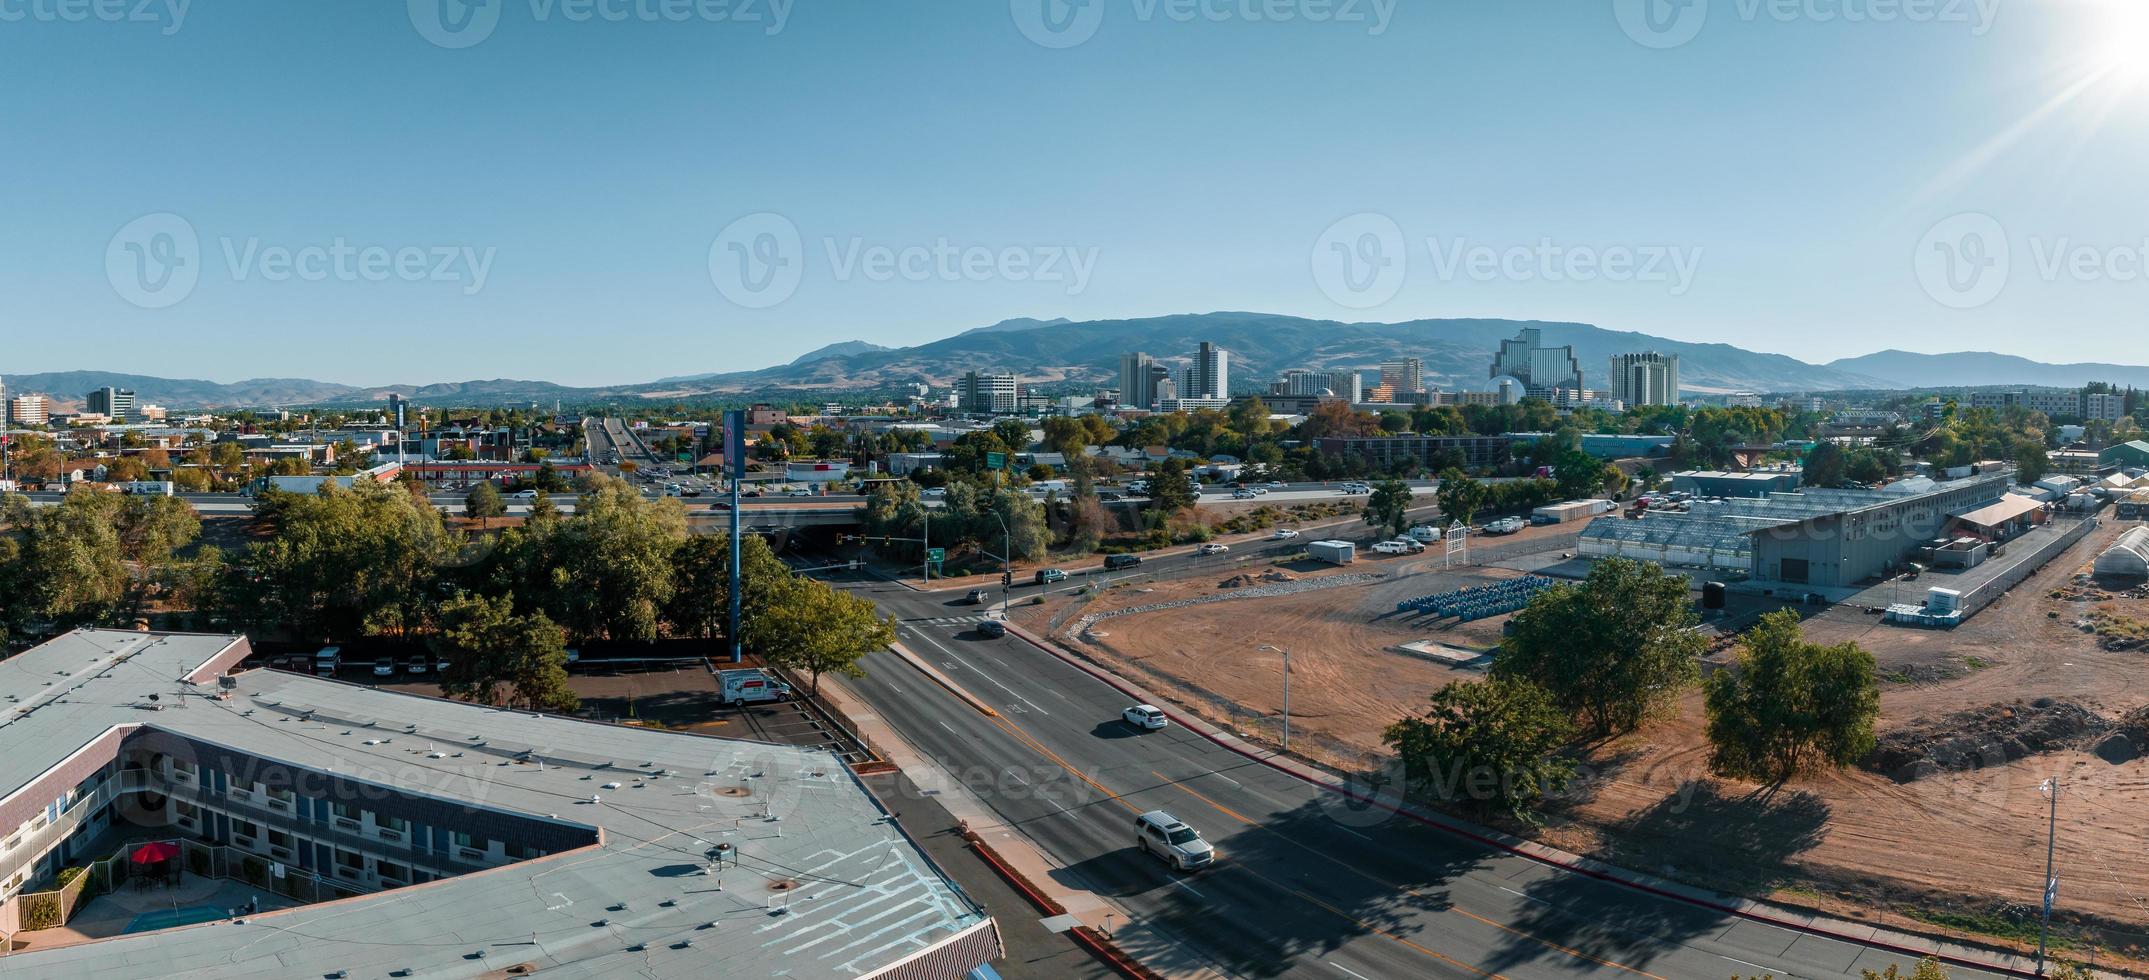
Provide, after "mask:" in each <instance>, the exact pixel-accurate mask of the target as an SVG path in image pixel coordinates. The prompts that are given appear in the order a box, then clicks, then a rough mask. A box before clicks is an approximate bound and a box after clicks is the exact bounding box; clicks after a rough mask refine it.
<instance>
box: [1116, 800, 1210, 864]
mask: <svg viewBox="0 0 2149 980" xmlns="http://www.w3.org/2000/svg"><path fill="white" fill-rule="evenodd" d="M1134 846H1136V847H1138V848H1141V851H1142V853H1144V854H1153V855H1155V856H1157V857H1158V858H1161V859H1163V861H1164V862H1165V863H1166V864H1169V865H1171V866H1172V867H1174V868H1177V869H1179V870H1181V871H1192V870H1194V869H1195V868H1200V867H1205V866H1207V865H1209V864H1212V863H1214V862H1215V861H1216V848H1215V847H1214V846H1213V845H1211V844H1210V843H1209V842H1208V841H1205V840H1203V839H1201V832H1200V831H1198V830H1195V829H1194V828H1192V827H1189V826H1187V825H1186V824H1185V823H1184V822H1182V821H1181V820H1180V819H1179V818H1178V817H1175V816H1172V815H1171V814H1169V813H1166V812H1164V811H1162V810H1151V811H1149V812H1148V813H1144V814H1142V815H1141V816H1138V817H1135V818H1134Z"/></svg>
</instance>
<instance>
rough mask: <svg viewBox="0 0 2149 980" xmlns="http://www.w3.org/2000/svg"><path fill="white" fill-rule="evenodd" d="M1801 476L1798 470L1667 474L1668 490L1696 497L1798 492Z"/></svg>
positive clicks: (1710, 471) (1706, 471)
mask: <svg viewBox="0 0 2149 980" xmlns="http://www.w3.org/2000/svg"><path fill="white" fill-rule="evenodd" d="M1803 479H1804V474H1803V473H1802V472H1800V471H1798V470H1771V471H1767V472H1762V473H1728V472H1723V471H1720V470H1687V471H1685V472H1682V473H1673V474H1672V475H1671V488H1672V489H1673V490H1683V491H1686V492H1687V493H1691V494H1693V495H1694V496H1696V497H1766V496H1768V495H1769V494H1772V493H1790V492H1791V491H1793V490H1796V489H1798V486H1799V483H1800V481H1801V480H1803Z"/></svg>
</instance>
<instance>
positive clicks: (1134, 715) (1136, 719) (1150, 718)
mask: <svg viewBox="0 0 2149 980" xmlns="http://www.w3.org/2000/svg"><path fill="white" fill-rule="evenodd" d="M1119 717H1121V718H1123V719H1125V720H1126V722H1127V724H1129V725H1133V726H1134V727H1136V728H1139V729H1141V730H1143V731H1145V732H1153V731H1156V730H1158V729H1161V728H1167V727H1170V725H1171V720H1170V719H1168V718H1165V717H1164V712H1163V711H1161V710H1158V709H1157V707H1156V706H1155V705H1148V704H1137V705H1135V706H1134V707H1131V708H1128V709H1127V710H1125V711H1122V712H1120V713H1119Z"/></svg>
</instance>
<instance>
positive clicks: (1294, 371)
mask: <svg viewBox="0 0 2149 980" xmlns="http://www.w3.org/2000/svg"><path fill="white" fill-rule="evenodd" d="M1313 378H1314V374H1313V371H1312V369H1310V368H1288V369H1286V370H1285V371H1283V373H1281V374H1278V375H1276V380H1274V381H1271V382H1269V394H1271V395H1311V394H1313V393H1315V392H1317V391H1320V388H1318V387H1316V386H1315V385H1314V381H1313Z"/></svg>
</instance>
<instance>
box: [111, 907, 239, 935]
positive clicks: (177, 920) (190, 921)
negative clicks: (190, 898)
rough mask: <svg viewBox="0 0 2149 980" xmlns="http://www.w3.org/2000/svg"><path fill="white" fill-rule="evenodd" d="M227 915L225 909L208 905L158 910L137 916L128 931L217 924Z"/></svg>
mask: <svg viewBox="0 0 2149 980" xmlns="http://www.w3.org/2000/svg"><path fill="white" fill-rule="evenodd" d="M226 914H227V913H226V910H224V909H220V908H211V907H209V906H207V905H196V906H194V907H192V908H184V909H158V910H157V911H155V912H144V913H142V914H141V915H137V916H135V917H134V918H133V919H132V920H131V921H129V922H128V923H127V931H128V932H130V933H133V932H151V931H154V930H157V929H172V928H176V927H179V926H191V925H199V924H201V923H204V922H215V921H216V920H218V919H221V918H224V917H225V916H226Z"/></svg>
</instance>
